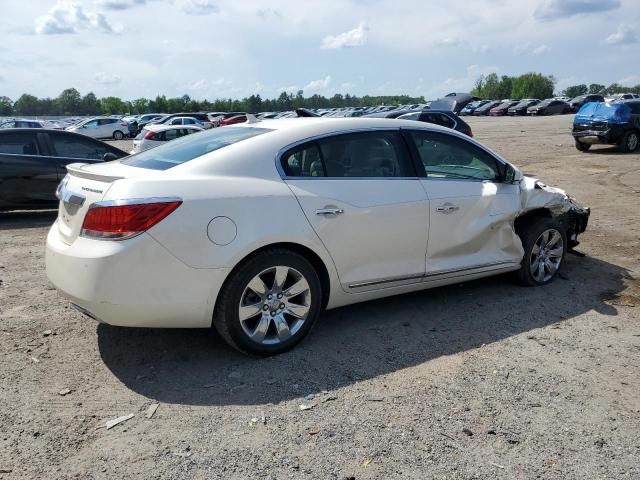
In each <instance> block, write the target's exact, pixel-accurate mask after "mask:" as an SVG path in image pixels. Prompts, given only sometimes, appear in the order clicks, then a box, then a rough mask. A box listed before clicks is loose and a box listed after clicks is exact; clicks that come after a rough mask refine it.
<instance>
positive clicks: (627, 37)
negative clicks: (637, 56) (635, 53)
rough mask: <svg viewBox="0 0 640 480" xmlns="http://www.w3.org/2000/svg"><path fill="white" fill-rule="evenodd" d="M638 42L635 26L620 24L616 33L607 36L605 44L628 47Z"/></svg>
mask: <svg viewBox="0 0 640 480" xmlns="http://www.w3.org/2000/svg"><path fill="white" fill-rule="evenodd" d="M637 41H638V28H637V26H636V25H627V24H621V25H620V26H619V27H618V31H617V32H615V33H612V34H611V35H609V36H608V37H607V38H606V40H605V42H606V43H607V44H609V45H628V44H630V43H636V42H637Z"/></svg>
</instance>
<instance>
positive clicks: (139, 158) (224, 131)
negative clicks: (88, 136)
mask: <svg viewBox="0 0 640 480" xmlns="http://www.w3.org/2000/svg"><path fill="white" fill-rule="evenodd" d="M270 131H271V129H269V128H255V127H223V128H216V129H212V130H208V131H206V132H202V134H201V135H188V136H186V137H182V138H179V139H177V140H174V141H173V142H168V143H166V144H165V145H161V146H159V147H157V148H154V149H152V150H147V151H145V152H142V153H138V154H137V155H133V156H131V157H128V158H127V159H126V160H123V161H122V163H124V164H125V165H130V166H132V167H139V168H148V169H152V170H167V169H169V168H171V167H175V166H177V165H180V164H182V163H185V162H188V161H190V160H193V159H195V158H198V157H201V156H202V155H205V154H207V153H210V152H214V151H216V150H219V149H221V148H224V147H227V146H229V145H233V144H234V143H238V142H241V141H243V140H247V139H249V138H251V137H255V136H258V135H262V134H265V133H267V132H270Z"/></svg>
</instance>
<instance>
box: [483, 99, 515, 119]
mask: <svg viewBox="0 0 640 480" xmlns="http://www.w3.org/2000/svg"><path fill="white" fill-rule="evenodd" d="M519 103H520V100H509V101H508V102H502V103H501V104H500V105H498V106H497V107H493V108H492V109H491V110H489V115H491V116H492V117H499V116H502V115H506V114H507V111H508V110H509V109H510V108H511V107H515V106H516V105H517V104H519Z"/></svg>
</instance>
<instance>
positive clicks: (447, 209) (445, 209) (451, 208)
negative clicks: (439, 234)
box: [436, 202, 460, 215]
mask: <svg viewBox="0 0 640 480" xmlns="http://www.w3.org/2000/svg"><path fill="white" fill-rule="evenodd" d="M457 210H460V207H458V206H457V205H454V204H453V203H449V202H447V203H445V204H444V205H440V206H439V207H437V208H436V211H438V212H440V213H444V214H447V215H448V214H450V213H453V212H455V211H457Z"/></svg>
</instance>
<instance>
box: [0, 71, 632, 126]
mask: <svg viewBox="0 0 640 480" xmlns="http://www.w3.org/2000/svg"><path fill="white" fill-rule="evenodd" d="M555 84H556V79H555V78H554V77H553V76H552V75H548V76H547V75H543V74H541V73H534V72H530V73H525V74H524V75H519V76H514V77H511V76H508V75H502V76H500V77H499V76H498V75H497V74H496V73H490V74H488V75H481V76H480V77H479V78H478V79H477V80H476V82H475V84H474V87H473V89H472V90H471V92H470V93H471V94H472V95H475V96H478V97H481V98H488V99H502V98H540V99H544V98H549V97H553V96H554V88H555ZM627 92H631V93H639V94H640V85H636V86H634V87H628V86H623V85H619V84H617V83H613V84H611V85H609V86H608V87H607V86H605V85H601V84H598V83H592V84H590V85H587V84H580V85H572V86H570V87H567V88H566V89H565V90H563V91H562V94H563V95H566V96H568V97H576V96H578V95H585V94H587V93H599V94H603V95H612V94H616V93H627ZM412 103H425V98H424V97H423V96H421V97H411V96H408V95H391V96H388V95H387V96H370V95H364V96H361V97H358V96H355V95H349V94H346V95H342V94H340V93H336V94H335V95H333V96H332V97H324V96H322V95H317V94H316V95H312V96H310V97H305V96H304V92H303V91H302V90H298V92H297V93H296V94H295V95H294V94H293V93H288V92H282V93H281V94H280V95H279V96H278V97H277V98H273V99H263V98H261V97H260V95H259V94H257V95H251V96H249V97H245V98H242V99H232V98H227V99H216V100H213V101H209V100H195V99H192V98H191V97H190V96H189V95H183V96H181V97H175V98H167V97H166V96H165V95H158V96H156V97H155V98H154V99H148V98H137V99H135V100H123V99H121V98H119V97H113V96H110V97H103V98H98V97H97V96H96V95H95V94H94V93H92V92H89V93H87V94H86V95H84V96H83V95H81V94H80V92H79V91H78V90H77V89H75V88H67V89H66V90H64V91H63V92H62V93H61V94H60V95H58V96H57V97H56V98H38V97H36V96H34V95H30V94H28V93H25V94H23V95H21V96H20V98H18V99H17V100H16V101H15V102H14V101H13V100H11V99H10V98H9V97H6V96H0V116H10V115H16V116H77V115H114V114H120V115H124V114H143V113H177V112H198V111H207V112H271V111H274V112H276V111H277V112H279V111H286V110H293V109H294V108H299V107H304V108H335V107H369V106H377V105H397V104H412Z"/></svg>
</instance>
